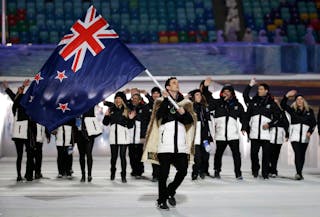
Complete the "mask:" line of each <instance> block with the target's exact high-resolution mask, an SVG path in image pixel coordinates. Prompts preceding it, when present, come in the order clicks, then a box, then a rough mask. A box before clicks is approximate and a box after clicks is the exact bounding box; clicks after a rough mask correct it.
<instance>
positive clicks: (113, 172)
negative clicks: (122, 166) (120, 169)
mask: <svg viewBox="0 0 320 217" xmlns="http://www.w3.org/2000/svg"><path fill="white" fill-rule="evenodd" d="M115 177H116V170H111V175H110V180H111V181H113V180H114V179H115Z"/></svg>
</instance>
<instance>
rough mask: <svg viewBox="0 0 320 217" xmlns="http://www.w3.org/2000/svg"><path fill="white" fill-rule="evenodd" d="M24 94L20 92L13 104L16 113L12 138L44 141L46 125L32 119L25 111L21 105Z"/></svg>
mask: <svg viewBox="0 0 320 217" xmlns="http://www.w3.org/2000/svg"><path fill="white" fill-rule="evenodd" d="M23 95H24V94H19V95H17V96H15V97H14V102H13V106H12V112H13V115H14V124H13V133H12V140H17V139H25V140H32V141H35V142H39V143H43V142H44V139H45V138H46V132H45V127H44V126H42V125H40V124H37V123H35V122H33V121H32V120H30V118H29V116H28V115H27V114H26V113H25V110H24V108H23V107H22V106H21V105H20V101H21V99H22V97H23ZM12 96H13V95H12ZM10 98H11V96H10Z"/></svg>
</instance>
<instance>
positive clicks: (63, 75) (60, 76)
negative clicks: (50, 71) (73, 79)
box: [55, 70, 68, 82]
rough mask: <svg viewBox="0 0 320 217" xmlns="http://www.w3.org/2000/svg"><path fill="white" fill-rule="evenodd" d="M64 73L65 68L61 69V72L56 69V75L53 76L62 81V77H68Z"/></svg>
mask: <svg viewBox="0 0 320 217" xmlns="http://www.w3.org/2000/svg"><path fill="white" fill-rule="evenodd" d="M65 73H66V71H65V70H64V71H62V72H60V71H57V76H56V77H55V79H59V80H60V82H62V81H63V79H65V78H68V77H67V76H66V75H65Z"/></svg>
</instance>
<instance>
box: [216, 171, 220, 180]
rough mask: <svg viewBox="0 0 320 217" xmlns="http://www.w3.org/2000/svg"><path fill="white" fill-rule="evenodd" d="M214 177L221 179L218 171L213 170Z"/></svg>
mask: <svg viewBox="0 0 320 217" xmlns="http://www.w3.org/2000/svg"><path fill="white" fill-rule="evenodd" d="M214 178H216V179H221V176H220V172H218V171H214Z"/></svg>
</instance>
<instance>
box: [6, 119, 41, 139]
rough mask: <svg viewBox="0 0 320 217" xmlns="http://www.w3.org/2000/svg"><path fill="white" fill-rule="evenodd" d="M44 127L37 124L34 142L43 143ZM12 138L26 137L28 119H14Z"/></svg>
mask: <svg viewBox="0 0 320 217" xmlns="http://www.w3.org/2000/svg"><path fill="white" fill-rule="evenodd" d="M45 136H46V134H45V127H44V126H42V125H40V124H37V138H36V142H40V143H43V141H44V138H45ZM12 138H13V139H28V121H27V120H24V121H17V120H14V123H13V132H12Z"/></svg>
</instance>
